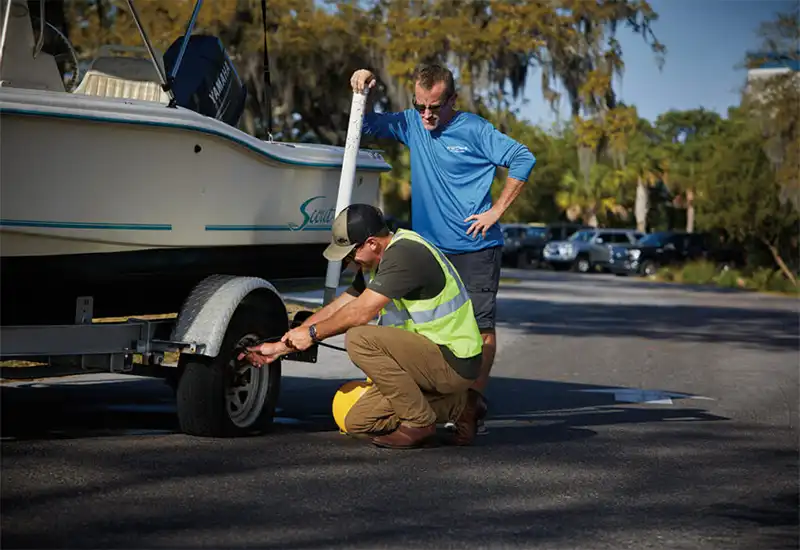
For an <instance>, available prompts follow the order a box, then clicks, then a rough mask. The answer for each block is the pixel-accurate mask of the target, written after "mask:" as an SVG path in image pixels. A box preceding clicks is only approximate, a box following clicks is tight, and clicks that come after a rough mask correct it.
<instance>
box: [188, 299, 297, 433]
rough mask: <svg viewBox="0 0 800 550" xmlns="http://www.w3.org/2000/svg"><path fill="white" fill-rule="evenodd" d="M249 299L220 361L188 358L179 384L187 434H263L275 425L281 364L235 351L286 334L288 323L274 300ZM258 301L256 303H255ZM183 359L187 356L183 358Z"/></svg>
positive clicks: (233, 324) (235, 320)
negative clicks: (259, 363) (246, 358)
mask: <svg viewBox="0 0 800 550" xmlns="http://www.w3.org/2000/svg"><path fill="white" fill-rule="evenodd" d="M257 296H258V294H255V295H251V296H248V298H246V299H245V301H243V302H242V303H241V304H240V305H239V307H238V308H237V309H236V312H235V313H234V314H233V317H232V318H231V321H230V323H229V324H228V328H227V331H226V332H225V337H224V339H223V343H222V346H221V348H220V353H219V355H218V356H217V357H213V358H212V357H203V356H192V355H188V356H185V357H186V362H185V364H184V365H182V367H183V373H182V375H181V378H180V381H179V382H178V391H177V404H178V422H179V425H180V429H181V431H182V432H184V433H186V434H189V435H196V436H201V437H237V436H244V435H256V434H259V433H263V432H265V431H266V430H268V429H269V427H270V426H271V425H272V421H273V418H274V416H275V406H276V404H277V402H278V396H279V394H280V379H281V364H280V361H276V362H274V363H272V364H271V365H269V366H265V367H263V368H257V367H254V366H252V365H250V364H247V363H240V362H239V361H237V360H236V356H235V355H236V353H235V350H236V349H237V348H241V347H242V346H247V345H252V344H254V343H255V342H256V341H258V340H260V339H263V338H269V337H274V336H281V335H283V333H284V332H285V331H286V329H287V324H288V319H286V318H280V317H281V316H282V315H283V314H284V313H285V312H280V313H279V314H276V312H275V311H274V305H273V306H272V308H273V310H272V311H271V310H270V306H271V304H270V302H269V301H267V300H259V299H257ZM254 298H255V299H254ZM182 359H183V358H182Z"/></svg>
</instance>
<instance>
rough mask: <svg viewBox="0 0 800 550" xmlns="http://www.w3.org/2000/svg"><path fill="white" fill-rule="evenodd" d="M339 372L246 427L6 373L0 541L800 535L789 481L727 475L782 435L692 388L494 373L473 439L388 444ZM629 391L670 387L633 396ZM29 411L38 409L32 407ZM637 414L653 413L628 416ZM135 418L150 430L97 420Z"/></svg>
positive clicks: (305, 385) (536, 540)
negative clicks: (361, 432) (218, 427)
mask: <svg viewBox="0 0 800 550" xmlns="http://www.w3.org/2000/svg"><path fill="white" fill-rule="evenodd" d="M344 382H345V380H342V379H328V380H323V379H313V380H310V379H304V378H296V377H291V376H287V377H286V378H285V384H284V391H283V393H282V398H281V404H280V407H281V409H282V411H281V413H280V415H281V416H282V417H285V418H290V419H293V420H295V421H296V422H292V423H287V424H278V425H277V426H276V428H275V430H273V432H272V433H270V434H267V435H265V436H262V437H251V438H242V439H235V440H210V439H203V438H190V437H184V436H181V435H172V434H171V433H170V432H171V431H173V430H174V427H175V426H174V413H173V412H171V411H170V410H169V406H170V399H171V392H170V391H169V390H168V389H167V388H166V386H164V388H163V390H162V389H159V388H157V387H156V386H153V385H152V384H154V383H155V384H160V382H159V381H136V382H120V383H117V384H105V386H114V388H113V389H109V388H105V389H103V388H100V387H97V386H98V385H95V387H92V386H93V385H91V384H87V385H85V386H81V387H71V388H68V389H65V388H63V387H62V388H58V387H55V388H54V387H50V388H16V389H14V388H3V390H4V391H3V395H2V398H3V399H2V401H3V422H4V427H3V428H4V429H3V432H4V433H3V435H4V437H9V436H10V434H11V433H13V432H14V431H16V432H17V433H18V436H19V437H20V439H23V438H25V437H28V438H29V440H28V441H22V440H20V441H9V440H6V441H4V442H3V445H2V462H3V491H2V508H3V512H4V513H3V529H2V540H1V541H0V543H2V546H3V548H57V547H64V546H68V547H75V548H77V547H83V548H89V547H92V548H98V547H156V546H157V547H168V546H169V547H195V546H201V545H206V546H207V545H213V546H218V547H228V548H231V547H245V546H247V547H259V548H330V547H336V546H342V545H344V546H348V547H354V546H358V547H364V548H371V547H378V546H380V547H387V546H391V545H394V546H395V547H415V548H421V547H426V548H445V547H448V548H466V547H471V546H497V545H500V546H519V545H520V544H522V545H526V546H537V545H538V546H547V547H552V546H549V545H556V546H557V547H563V546H564V545H568V546H570V547H587V546H586V544H587V543H589V541H596V542H604V543H609V544H612V546H607V545H604V546H603V547H619V546H618V545H617V546H614V545H613V544H614V541H617V542H618V541H622V540H627V541H638V542H639V543H640V544H637V547H644V546H647V544H645V542H646V541H647V540H650V537H651V533H660V532H662V530H665V529H666V530H667V531H666V532H667V534H670V536H674V535H675V533H681V536H682V537H688V539H684V542H685V541H686V540H699V538H701V537H713V536H715V533H716V532H717V531H715V530H720V531H719V533H720V536H722V534H724V533H728V534H729V533H730V532H731V530H733V531H736V532H739V533H740V535H741V532H742V529H745V532H744V534H745V535H747V537H745V538H744V539H742V541H743V544H745V542H746V543H747V544H749V545H750V546H749V547H753V548H755V547H770V548H782V547H788V546H787V545H788V544H789V543H790V542H791V540H792V537H793V536H796V532H797V523H796V517H795V521H794V522H793V520H792V517H791V516H790V509H789V507H790V506H792V505H795V510H796V500H795V501H793V500H792V499H791V495H789V494H788V493H786V494H783V493H781V494H779V495H777V496H776V499H774V500H772V499H766V500H764V499H760V498H757V497H755V496H753V495H752V493H750V492H749V490H747V491H745V490H744V489H742V491H745V493H746V495H747V499H746V500H743V497H742V494H743V493H742V491H735V490H734V489H735V488H736V487H738V484H740V483H747V482H751V481H752V482H753V483H756V484H757V485H758V484H762V483H763V481H762V480H760V478H759V476H760V475H763V474H765V473H768V472H773V471H774V470H775V469H776V468H777V467H780V466H781V465H782V466H783V467H785V468H788V469H787V470H786V474H785V475H786V476H789V475H791V474H793V473H794V474H795V477H796V462H797V453H796V451H793V450H785V451H782V453H783V454H780V453H778V452H776V450H775V449H774V447H773V443H771V441H773V440H772V439H770V437H769V436H768V435H767V434H764V433H762V432H760V431H753V430H752V429H751V428H747V427H743V426H740V425H737V424H736V423H732V422H726V420H727V419H725V418H721V417H718V416H714V415H711V414H709V413H708V412H707V411H705V410H703V409H702V407H699V406H696V403H702V401H698V402H694V403H693V405H692V406H684V404H683V403H684V402H683V400H684V399H685V400H686V402H690V401H693V399H692V396H687V395H685V394H680V393H677V392H675V393H673V392H668V391H665V392H653V393H641V392H639V390H636V389H630V390H629V391H625V389H620V388H611V387H606V386H591V385H585V384H570V383H561V382H550V381H526V380H518V379H511V378H494V379H493V381H492V388H491V395H490V398H491V400H492V411H491V414H490V418H489V421H488V424H489V434H488V435H486V436H480V437H478V438H477V441H476V444H475V445H474V446H472V447H469V448H456V449H453V448H438V449H430V450H421V451H404V452H392V451H387V450H385V449H377V448H375V447H373V446H371V445H369V444H364V443H363V442H361V441H356V440H353V439H350V438H347V437H344V436H341V435H339V434H338V433H336V432H335V428H334V426H333V423H332V421H331V419H330V402H331V398H332V396H333V393H334V392H335V391H336V388H338V387H339V385H341V384H342V383H344ZM136 384H138V385H139V387H138V388H136V387H135V385H136ZM15 391H22V392H23V393H18V394H14V392H15ZM33 391H43V392H44V394H42V395H40V396H38V398H36V399H35V401H32V400H33V399H34V398H33V397H32V395H33V394H32V393H31V392H33ZM103 392H106V393H105V394H103ZM143 394H144V395H143ZM637 395H638V396H639V397H640V398H642V399H657V400H661V401H664V400H666V399H671V400H673V401H674V403H677V405H675V404H673V406H666V405H639V404H635V403H631V400H635V398H636V396H637ZM10 396H13V397H10ZM9 397H10V398H9ZM26 403H27V404H28V405H27V406H28V409H26V408H25V406H26ZM87 403H88V404H91V403H94V405H95V406H94V408H93V407H87ZM137 406H139V407H142V410H141V411H139V412H137V408H136V407H137ZM148 406H149V407H150V408H148ZM159 407H163V409H158V408H159ZM37 411H38V412H37ZM34 412H37V414H40V415H44V417H45V418H46V419H47V422H41V423H36V422H33V423H31V422H32V420H31V418H30V416H29V415H32V414H33V413H34ZM635 424H647V425H650V426H655V427H654V428H653V429H646V430H641V429H640V430H626V429H624V428H629V427H635V426H634V425H635ZM689 424H691V425H692V427H689ZM599 426H614V427H616V428H623V429H621V430H618V429H615V430H613V431H611V430H603V434H602V436H599V432H597V431H595V429H596V428H597V427H599ZM7 429H8V430H10V432H9V431H7ZM148 429H150V430H158V431H159V432H158V433H152V434H151V435H149V436H147V435H146V433H145V434H142V432H141V431H142V430H148ZM98 432H99V433H98ZM308 432H314V437H308ZM127 433H139V434H142V435H138V436H136V437H113V438H103V437H101V436H103V435H117V436H120V435H126V434H127ZM99 436H100V437H99ZM771 437H773V438H774V436H771ZM62 438H65V439H67V440H63V441H61V440H59V439H62ZM76 438H78V439H80V438H82V439H83V440H82V441H80V442H76V441H75V439H76ZM42 439H51V440H50V441H42ZM69 439H72V440H71V441H70V440H69ZM793 465H794V466H793ZM743 468H745V469H744V470H743ZM792 468H794V469H792ZM721 488H727V490H726V492H718V491H719V490H721ZM698 499H699V500H701V501H702V502H700V501H699V500H698ZM387 506H388V507H391V510H392V512H391V513H390V514H387V513H386V511H387ZM698 510H700V511H699V512H698ZM54 517H58V518H59V520H58V521H57V522H55V523H48V522H50V520H49V519H47V518H54ZM37 518H41V519H37ZM42 522H45V523H46V524H47V528H45V523H42ZM410 525H413V526H414V527H413V528H410V527H409V526H410ZM753 525H755V526H756V527H757V528H754V527H752V526H753ZM456 526H457V528H456ZM742 526H744V527H742ZM765 529H766V531H764V530H765ZM741 536H744V535H741ZM609 537H610V538H609ZM748 537H749V538H748ZM725 540H730V539H725ZM576 541H582V542H576ZM753 544H755V546H753ZM764 544H767V545H768V546H764ZM589 546H591V544H590V543H589ZM668 546H669V545H668V544H666V543H665V545H664V546H662V547H668ZM679 546H680V545H679ZM744 547H746V546H742V548H744Z"/></svg>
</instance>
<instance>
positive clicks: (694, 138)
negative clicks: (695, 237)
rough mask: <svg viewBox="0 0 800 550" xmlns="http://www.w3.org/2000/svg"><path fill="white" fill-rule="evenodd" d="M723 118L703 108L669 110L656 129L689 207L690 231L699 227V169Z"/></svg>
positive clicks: (674, 183)
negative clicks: (697, 202) (697, 196)
mask: <svg viewBox="0 0 800 550" xmlns="http://www.w3.org/2000/svg"><path fill="white" fill-rule="evenodd" d="M721 121H722V117H721V116H720V115H719V114H718V113H716V112H714V111H708V110H706V109H704V108H702V107H700V108H699V109H690V110H688V111H675V110H672V111H668V112H666V113H663V114H661V115H659V116H658V118H657V119H656V123H655V126H656V129H657V130H658V131H659V133H661V135H662V136H663V138H664V148H665V153H666V155H667V157H668V158H667V160H668V163H669V166H670V180H671V184H672V186H673V187H674V188H675V190H676V191H678V192H680V193H682V195H683V199H684V201H685V205H686V231H687V232H688V233H692V232H693V231H694V225H695V205H694V200H695V195H696V192H695V186H696V180H697V169H698V166H699V164H700V163H701V161H702V160H703V156H704V154H705V152H706V150H707V148H708V146H709V144H710V143H711V140H712V139H713V137H714V136H715V134H716V133H717V132H718V131H719V128H720V123H721Z"/></svg>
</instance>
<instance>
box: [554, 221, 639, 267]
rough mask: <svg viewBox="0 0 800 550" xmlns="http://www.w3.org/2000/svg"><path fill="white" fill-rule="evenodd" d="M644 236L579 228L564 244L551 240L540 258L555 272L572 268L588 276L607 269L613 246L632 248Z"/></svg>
mask: <svg viewBox="0 0 800 550" xmlns="http://www.w3.org/2000/svg"><path fill="white" fill-rule="evenodd" d="M643 236H644V233H642V232H640V231H636V230H634V229H582V230H580V231H578V232H576V233H573V234H572V235H571V236H570V237H569V238H568V239H567V240H565V241H552V242H549V243H547V245H546V246H545V247H544V252H543V258H544V261H545V262H547V263H548V264H549V265H551V266H553V268H554V269H559V270H564V269H570V268H572V269H574V270H575V271H579V272H581V273H587V272H589V271H591V270H593V269H595V268H600V269H607V268H608V266H609V260H610V257H611V253H610V247H611V246H613V245H632V244H635V243H637V242H638V241H639V239H640V238H642V237H643Z"/></svg>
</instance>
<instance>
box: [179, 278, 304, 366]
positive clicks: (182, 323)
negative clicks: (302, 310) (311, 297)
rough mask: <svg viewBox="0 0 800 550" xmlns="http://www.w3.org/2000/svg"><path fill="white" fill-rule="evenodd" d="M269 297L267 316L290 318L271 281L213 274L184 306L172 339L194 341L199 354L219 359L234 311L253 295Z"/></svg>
mask: <svg viewBox="0 0 800 550" xmlns="http://www.w3.org/2000/svg"><path fill="white" fill-rule="evenodd" d="M254 292H257V293H259V294H267V295H268V296H269V298H270V300H269V301H270V304H271V307H270V308H269V310H268V311H264V315H265V316H273V315H274V316H278V315H281V316H283V318H285V319H286V324H287V329H288V323H289V320H288V314H287V311H286V303H285V302H284V301H283V298H282V297H281V295H280V293H278V291H277V290H276V289H275V287H274V286H273V285H272V284H270V283H269V282H267V281H265V280H264V279H261V278H259V277H241V276H235V275H211V276H210V277H208V278H206V279H204V280H203V281H201V282H200V283H199V284H198V285H197V286H196V287H195V288H194V289H193V290H192V292H191V294H190V295H189V297H188V298H187V299H186V301H185V302H184V303H183V306H181V311H180V312H179V314H178V320H177V322H176V323H175V328H174V329H173V331H172V337H171V339H172V340H173V341H177V342H193V343H195V344H197V345H198V346H202V347H199V349H198V353H201V354H202V355H206V356H208V357H216V356H217V355H218V354H219V352H220V346H221V345H222V340H223V338H224V337H225V331H226V330H227V328H228V323H229V322H230V320H231V317H233V313H234V311H236V308H237V307H239V305H240V304H241V303H242V302H243V301H244V300H245V298H246V297H247V296H248V295H250V294H251V293H254Z"/></svg>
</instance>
